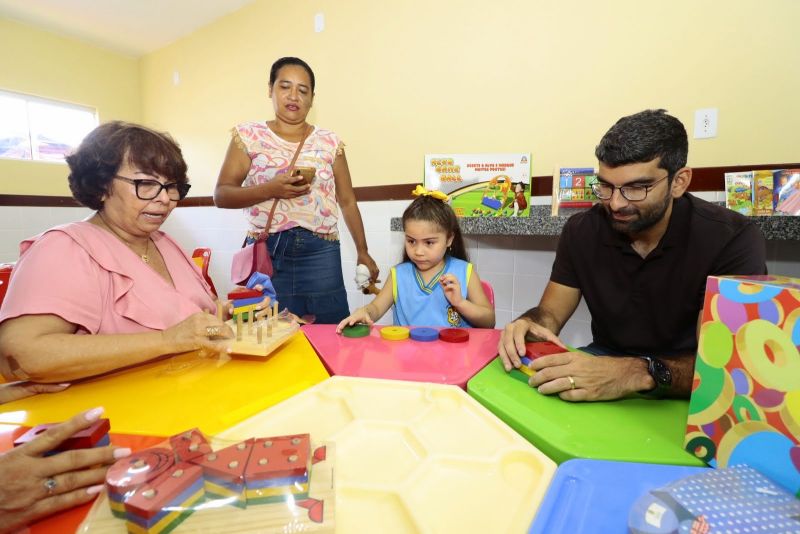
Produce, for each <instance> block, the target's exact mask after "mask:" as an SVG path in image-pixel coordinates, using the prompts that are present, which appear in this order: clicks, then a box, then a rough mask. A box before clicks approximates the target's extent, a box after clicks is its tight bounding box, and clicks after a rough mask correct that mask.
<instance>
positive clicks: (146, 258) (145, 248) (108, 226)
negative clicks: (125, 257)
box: [97, 211, 150, 263]
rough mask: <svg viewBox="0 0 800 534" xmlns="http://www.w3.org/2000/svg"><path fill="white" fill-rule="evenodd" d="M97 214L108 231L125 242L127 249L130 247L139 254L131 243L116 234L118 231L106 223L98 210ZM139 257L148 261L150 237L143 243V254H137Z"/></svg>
mask: <svg viewBox="0 0 800 534" xmlns="http://www.w3.org/2000/svg"><path fill="white" fill-rule="evenodd" d="M97 216H98V217H100V220H101V221H103V226H105V227H106V228H107V229H108V230H109V231H110V232H111V233H112V234H114V235H115V236H117V239H119V240H120V241H122V242H123V243H125V245H127V247H128V248H129V249H131V251H133V252H134V253H135V254H139V253H138V252H136V250H134V248H133V247H132V246H131V244H130V243H128V242H127V241H125V240H124V239H123V238H122V236H121V235H119V234H118V233H117V232H116V231H115V230H114V229H113V228H112V227H111V225H110V224H108V222H106V219H105V218H104V217H103V215H102V214H101V213H100V212H99V211H98V212H97ZM139 257H140V258H142V261H143V262H145V263H150V238H149V237H148V238H147V245H145V247H144V254H139Z"/></svg>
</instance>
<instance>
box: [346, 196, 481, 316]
mask: <svg viewBox="0 0 800 534" xmlns="http://www.w3.org/2000/svg"><path fill="white" fill-rule="evenodd" d="M413 194H414V196H416V197H417V198H416V199H415V200H414V202H412V203H411V205H410V206H409V207H408V208H406V211H405V212H403V230H404V231H405V234H406V244H405V251H404V253H403V263H401V264H400V265H397V266H396V267H393V268H392V270H391V273H390V274H389V277H388V279H387V280H386V283H385V284H384V286H383V289H381V291H380V293H378V296H376V297H375V299H374V300H373V301H372V302H370V303H369V304H367V305H366V306H364V307H362V308H359V309H358V310H356V311H355V312H353V313H352V314H351V315H350V317H348V318H347V319H345V320H344V321H342V322H341V323H339V326H337V328H336V331H337V332H341V331H342V328H344V327H345V326H348V325H353V324H356V323H366V324H372V323H373V321H377V320H378V319H380V318H381V317H383V314H385V313H386V312H387V311H389V308H391V307H392V305H394V324H395V325H406V326H407V325H415V326H443V327H470V326H472V327H476V328H494V308H493V307H492V305H491V304H489V299H487V298H486V294H485V293H484V292H483V286H481V280H480V278H478V273H476V272H475V270H474V269H473V268H472V264H471V263H469V262H468V261H467V252H466V250H465V248H464V240H463V238H462V237H461V229H460V228H459V227H458V219H457V218H456V214H455V213H453V210H452V208H450V206H449V205H448V204H447V195H445V194H444V193H442V192H440V191H430V192H429V191H427V190H425V188H423V187H421V186H417V188H416V189H415V190H414V192H413Z"/></svg>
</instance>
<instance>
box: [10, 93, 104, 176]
mask: <svg viewBox="0 0 800 534" xmlns="http://www.w3.org/2000/svg"><path fill="white" fill-rule="evenodd" d="M0 97H8V98H16V99H20V100H23V101H24V103H25V126H26V129H27V137H28V143H29V144H30V157H14V156H6V155H4V154H0V161H31V162H36V163H55V164H60V165H66V159H64V158H60V159H55V158H42V157H41V152H40V148H41V145H42V143H40V142H39V140H38V138H39V136H40V135H41V130H42V128H37V127H36V126H35V125H34V124H33V121H32V120H31V104H42V105H47V106H53V107H56V108H59V109H64V110H71V111H79V112H85V113H88V114H89V115H90V116H91V118H92V122H93V126H92V129H94V128H96V127H97V126H98V125H99V124H100V120H99V116H98V113H97V108H96V107H93V106H87V105H84V104H76V103H74V102H67V101H64V100H57V99H54V98H46V97H41V96H36V95H31V94H27V93H20V92H19V91H12V90H9V89H4V88H2V87H0ZM90 131H91V129H90V130H89V131H87V132H86V134H85V135H88V133H89V132H90ZM85 135H84V137H85ZM73 148H77V145H76V146H75V147H73Z"/></svg>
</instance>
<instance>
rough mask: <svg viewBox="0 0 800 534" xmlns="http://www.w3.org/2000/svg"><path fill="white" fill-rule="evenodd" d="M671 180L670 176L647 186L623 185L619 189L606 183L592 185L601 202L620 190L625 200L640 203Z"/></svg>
mask: <svg viewBox="0 0 800 534" xmlns="http://www.w3.org/2000/svg"><path fill="white" fill-rule="evenodd" d="M667 178H669V174H668V175H666V176H665V177H663V178H661V179H660V180H656V181H655V182H653V183H652V184H647V185H623V186H619V187H617V186H616V185H611V184H607V183H606V182H595V183H593V184H592V191H594V194H595V195H597V198H599V199H600V200H608V199H609V198H611V197H612V196H614V189H619V192H620V193H622V196H623V197H625V200H630V201H631V202H638V201H640V200H644V199H645V198H647V193H648V192H649V191H650V190H651V189H653V188H654V187H655V186H656V184H658V183H659V182H663V181H664V180H666V179H667Z"/></svg>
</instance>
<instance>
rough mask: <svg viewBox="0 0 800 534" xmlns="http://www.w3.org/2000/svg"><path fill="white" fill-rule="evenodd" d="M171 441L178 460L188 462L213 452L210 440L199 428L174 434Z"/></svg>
mask: <svg viewBox="0 0 800 534" xmlns="http://www.w3.org/2000/svg"><path fill="white" fill-rule="evenodd" d="M169 443H170V445H171V446H172V450H173V451H174V452H175V458H176V460H177V461H178V462H188V461H189V460H192V459H194V458H197V457H199V456H203V455H204V454H208V453H210V452H212V451H211V445H209V444H208V440H207V439H206V437H205V436H204V435H203V433H202V432H200V430H199V429H197V428H193V429H191V430H187V431H185V432H181V433H180V434H176V435H174V436H172V437H171V438H169Z"/></svg>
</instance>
